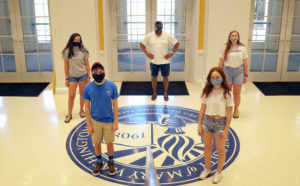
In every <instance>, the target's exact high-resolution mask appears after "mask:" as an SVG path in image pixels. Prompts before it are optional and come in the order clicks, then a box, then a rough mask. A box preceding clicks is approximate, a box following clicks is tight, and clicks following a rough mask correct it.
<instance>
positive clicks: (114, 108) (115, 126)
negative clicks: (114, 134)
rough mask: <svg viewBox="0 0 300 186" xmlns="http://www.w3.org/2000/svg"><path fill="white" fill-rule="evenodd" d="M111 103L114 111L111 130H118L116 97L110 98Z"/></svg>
mask: <svg viewBox="0 0 300 186" xmlns="http://www.w3.org/2000/svg"><path fill="white" fill-rule="evenodd" d="M112 103H113V112H114V122H113V125H112V127H113V130H114V131H116V130H118V128H119V126H118V113H119V106H118V98H116V99H113V100H112Z"/></svg>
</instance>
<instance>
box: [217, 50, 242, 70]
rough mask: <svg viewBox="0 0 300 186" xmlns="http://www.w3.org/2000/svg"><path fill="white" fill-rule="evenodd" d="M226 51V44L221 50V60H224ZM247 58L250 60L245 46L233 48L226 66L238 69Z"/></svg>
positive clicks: (225, 63)
mask: <svg viewBox="0 0 300 186" xmlns="http://www.w3.org/2000/svg"><path fill="white" fill-rule="evenodd" d="M225 49H226V44H225V45H224V46H223V47H222V49H221V52H220V58H221V59H224V52H225ZM246 58H248V54H247V49H246V47H245V46H241V45H236V46H232V47H231V48H230V50H229V51H228V54H227V60H226V61H224V65H226V66H230V67H232V68H236V67H239V66H241V65H243V60H244V59H246Z"/></svg>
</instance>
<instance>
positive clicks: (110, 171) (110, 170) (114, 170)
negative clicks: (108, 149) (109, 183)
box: [108, 161, 117, 176]
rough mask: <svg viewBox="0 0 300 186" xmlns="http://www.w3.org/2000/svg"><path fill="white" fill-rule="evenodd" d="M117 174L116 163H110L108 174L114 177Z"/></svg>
mask: <svg viewBox="0 0 300 186" xmlns="http://www.w3.org/2000/svg"><path fill="white" fill-rule="evenodd" d="M116 173H117V171H116V169H115V163H114V162H113V161H108V174H109V175H110V176H114V175H115V174H116Z"/></svg>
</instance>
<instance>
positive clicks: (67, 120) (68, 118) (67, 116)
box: [65, 114, 72, 123]
mask: <svg viewBox="0 0 300 186" xmlns="http://www.w3.org/2000/svg"><path fill="white" fill-rule="evenodd" d="M71 119H72V114H71V115H69V114H68V115H66V119H65V123H69V122H70V121H71Z"/></svg>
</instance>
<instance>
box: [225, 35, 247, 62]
mask: <svg viewBox="0 0 300 186" xmlns="http://www.w3.org/2000/svg"><path fill="white" fill-rule="evenodd" d="M232 33H237V35H238V38H239V39H238V40H237V45H241V46H245V45H244V44H243V43H241V42H240V34H239V32H238V31H236V30H233V31H231V32H230V33H229V35H228V39H227V42H226V48H225V51H224V61H226V60H227V54H228V51H229V50H230V48H231V44H232V43H231V40H230V36H231V34H232Z"/></svg>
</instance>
